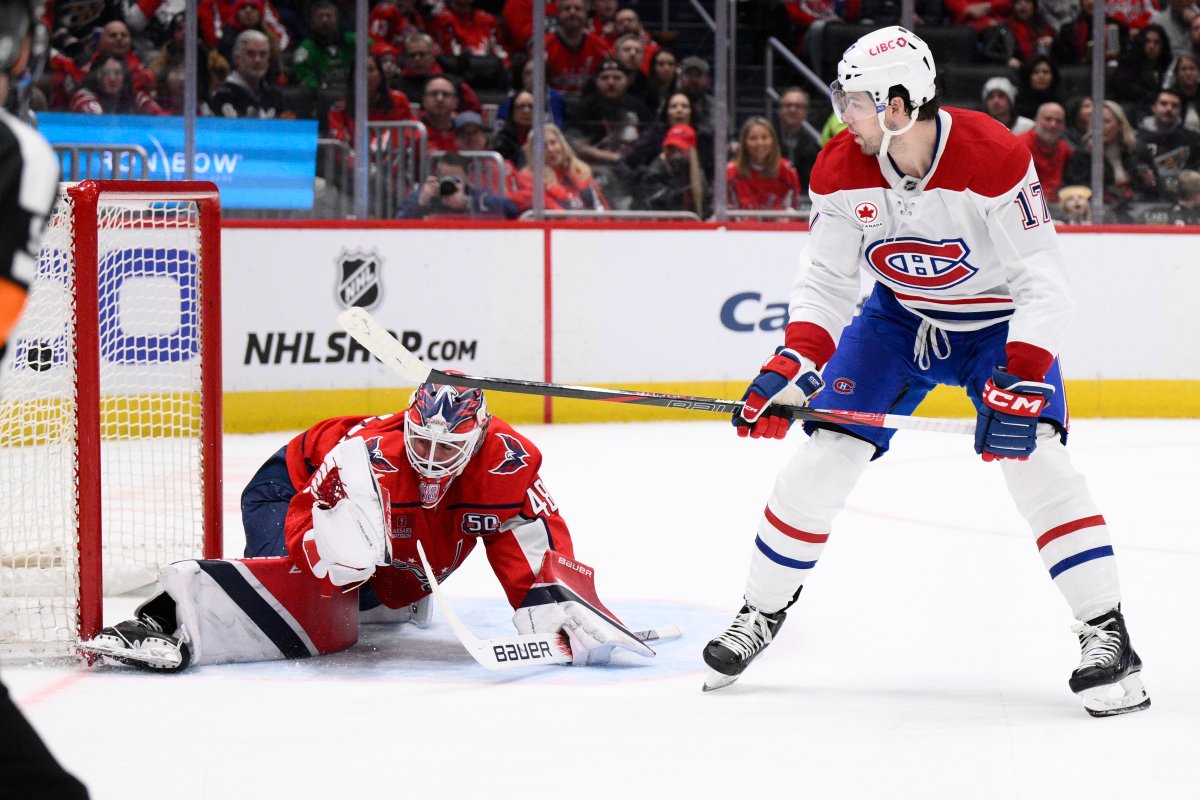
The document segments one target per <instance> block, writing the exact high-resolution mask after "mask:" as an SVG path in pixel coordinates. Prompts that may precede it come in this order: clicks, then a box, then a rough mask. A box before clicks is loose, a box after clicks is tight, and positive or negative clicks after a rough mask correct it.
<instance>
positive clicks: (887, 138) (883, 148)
mask: <svg viewBox="0 0 1200 800" xmlns="http://www.w3.org/2000/svg"><path fill="white" fill-rule="evenodd" d="M886 113H887V109H886V108H885V109H884V110H883V111H880V112H879V129H880V130H881V131H883V142H881V143H880V145H879V152H880V153H881V154H883V155H887V152H888V146H889V145H890V144H891V143H892V137H893V136H902V135H904V134H906V133H908V132H909V131H910V130H912V126H913V125H916V124H917V114H918V113H920V109H919V108H914V109H913V110H912V113H911V114H909V116H908V124H907V125H905V126H904V127H903V128H901V129H900V130H898V131H894V130H892V129H891V128H889V127H888V126H887V121H886V120H885V119H884V116H883V115H884V114H886Z"/></svg>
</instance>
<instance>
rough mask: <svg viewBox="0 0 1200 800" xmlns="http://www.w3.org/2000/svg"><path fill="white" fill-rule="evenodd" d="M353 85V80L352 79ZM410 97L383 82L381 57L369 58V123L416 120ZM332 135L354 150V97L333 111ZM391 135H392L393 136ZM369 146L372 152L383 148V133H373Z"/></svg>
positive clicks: (369, 54) (335, 106)
mask: <svg viewBox="0 0 1200 800" xmlns="http://www.w3.org/2000/svg"><path fill="white" fill-rule="evenodd" d="M351 85H353V77H352V78H351ZM416 118H417V117H416V115H415V114H413V110H412V106H411V105H410V104H409V102H408V97H407V96H405V94H404V92H402V91H400V90H399V89H392V88H390V87H389V86H388V85H387V82H386V81H385V80H384V79H383V65H382V64H381V63H380V61H379V56H377V55H375V54H374V53H368V54H367V121H368V122H404V121H408V120H415V119H416ZM329 135H330V136H331V137H332V138H334V139H338V140H340V141H343V142H345V143H346V144H348V145H350V146H351V147H354V93H353V92H350V93H348V94H347V95H346V97H345V98H343V99H341V100H338V101H337V102H336V103H334V104H333V105H332V106H330V108H329ZM389 135H390V133H389ZM369 136H370V141H369V142H368V146H369V147H370V149H371V150H372V151H375V150H377V149H378V148H379V146H380V144H381V141H380V139H379V136H380V134H379V132H377V131H371V132H370V134H369Z"/></svg>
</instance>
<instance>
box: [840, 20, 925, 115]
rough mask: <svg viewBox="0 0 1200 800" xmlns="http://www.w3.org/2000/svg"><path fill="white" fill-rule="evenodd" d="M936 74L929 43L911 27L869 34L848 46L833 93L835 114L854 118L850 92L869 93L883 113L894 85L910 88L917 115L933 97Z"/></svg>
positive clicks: (897, 27)
mask: <svg viewBox="0 0 1200 800" xmlns="http://www.w3.org/2000/svg"><path fill="white" fill-rule="evenodd" d="M936 77H937V71H936V70H935V68H934V65H933V53H932V52H931V51H930V50H929V45H927V44H925V42H924V41H923V40H922V39H921V37H919V36H917V35H916V34H915V33H913V32H912V31H910V30H908V29H907V28H901V27H900V26H899V25H891V26H889V27H886V28H880V29H879V30H877V31H872V32H871V33H868V34H867V35H866V36H863V37H862V38H860V39H859V40H858V41H857V42H855V43H854V44H852V45H850V46H849V47H848V48H846V52H845V53H843V54H842V60H841V61H839V62H838V66H837V78H836V79H835V80H834V81H833V83H831V84H829V93H830V97H831V99H832V100H833V110H834V113H835V114H837V117H838V119H839V120H840V121H842V122H848V121H853V120H847V119H846V118H845V114H846V110H847V105H848V102H847V101H848V98H849V96H850V95H852V94H854V93H856V92H866V93H867V94H868V95H869V96H870V99H871V100H873V101H874V102H875V113H876V114H882V113H883V111H884V109H885V108H887V102H888V90H889V89H891V88H892V87H893V86H903V87H904V88H905V89H906V90H907V91H908V97H909V102H910V103H911V105H912V106H913V109H914V114H915V110H916V109H917V108H919V107H920V106H922V105H924V104H925V103H928V102H929V101H930V100H932V99H933V96H934V94H935V92H936V87H935V85H934V79H935V78H936ZM914 118H915V117H914Z"/></svg>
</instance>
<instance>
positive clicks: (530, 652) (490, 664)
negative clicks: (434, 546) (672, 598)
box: [417, 542, 683, 670]
mask: <svg viewBox="0 0 1200 800" xmlns="http://www.w3.org/2000/svg"><path fill="white" fill-rule="evenodd" d="M417 556H418V557H419V558H420V559H421V566H422V567H423V568H424V569H425V577H426V579H427V580H428V581H429V590H430V591H431V592H432V593H433V599H434V600H436V601H437V604H438V608H440V609H441V610H442V614H443V615H445V617H446V621H447V622H449V623H450V627H451V628H452V629H453V630H454V635H455V636H457V637H458V640H459V641H460V642H462V644H463V647H465V648H467V652H468V653H470V654H471V657H472V658H474V659H475V660H476V661H477V662H479V664H480V666H483V667H486V668H487V669H491V670H501V669H512V668H514V667H536V666H541V665H542V664H569V663H570V661H571V647H570V645H569V644H567V638H566V636H564V635H563V634H561V633H526V634H516V635H513V636H495V637H492V638H491V639H480V638H479V637H477V636H476V635H475V634H473V633H471V629H470V628H468V627H467V626H466V625H465V624H464V623H463V621H462V620H461V619H459V618H458V615H457V614H455V613H454V609H452V608H451V607H450V602H449V601H448V600H447V599H446V595H445V594H443V593H442V587H441V586H440V585H439V584H438V581H437V578H435V577H434V573H433V567H431V566H429V559H427V558H426V557H425V548H424V547H422V546H421V543H420V542H417ZM682 635H683V629H682V628H680V627H679V626H678V625H672V626H670V627H668V628H659V629H658V630H648V631H638V632H637V633H635V634H634V636H636V637H637V638H639V639H641V640H642V641H643V642H666V641H670V640H671V639H678V638H679V637H680V636H682Z"/></svg>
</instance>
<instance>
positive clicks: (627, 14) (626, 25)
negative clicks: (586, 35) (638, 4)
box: [604, 8, 658, 75]
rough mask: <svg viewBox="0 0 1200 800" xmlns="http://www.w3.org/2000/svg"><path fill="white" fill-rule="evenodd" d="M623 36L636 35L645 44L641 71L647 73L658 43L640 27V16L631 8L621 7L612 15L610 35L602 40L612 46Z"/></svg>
mask: <svg viewBox="0 0 1200 800" xmlns="http://www.w3.org/2000/svg"><path fill="white" fill-rule="evenodd" d="M624 36H636V37H638V38H639V39H641V40H642V44H643V45H645V56H644V57H643V60H642V65H641V71H642V72H643V73H644V74H646V75H649V74H650V62H651V61H653V60H654V54H655V53H657V52H658V43H657V42H655V41H654V39H653V38H651V36H650V34H649V33H647V32H646V29H645V28H643V27H642V18H641V17H639V16H638V13H637V12H636V11H634V10H633V9H632V8H622V9H621V10H620V11H618V12H617V13H616V14H615V15H614V16H613V32H612V35H611V36H606V37H604V42H605V44H607V45H608V46H609V47H610V48H613V47H615V46H616V44H617V40H619V39H621V38H622V37H624Z"/></svg>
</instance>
